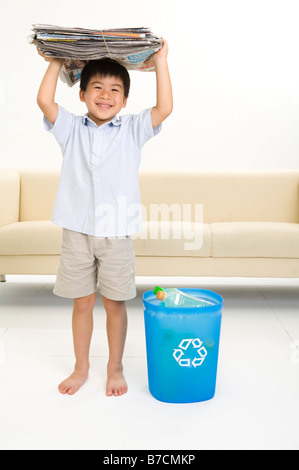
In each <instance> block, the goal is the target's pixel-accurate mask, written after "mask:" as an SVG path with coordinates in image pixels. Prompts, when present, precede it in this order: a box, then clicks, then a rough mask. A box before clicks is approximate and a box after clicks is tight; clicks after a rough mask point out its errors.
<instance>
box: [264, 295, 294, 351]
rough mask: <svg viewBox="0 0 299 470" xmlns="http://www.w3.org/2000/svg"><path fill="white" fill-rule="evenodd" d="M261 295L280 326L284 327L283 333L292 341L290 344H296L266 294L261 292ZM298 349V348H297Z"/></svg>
mask: <svg viewBox="0 0 299 470" xmlns="http://www.w3.org/2000/svg"><path fill="white" fill-rule="evenodd" d="M261 295H262V297H263V298H264V300H265V302H266V304H267V306H268V308H269V309H270V311H271V312H272V313H273V315H274V317H275V318H276V320H277V322H278V323H279V324H280V326H281V327H282V329H283V331H284V332H285V334H286V336H287V337H288V338H289V340H290V343H291V344H295V340H294V338H293V337H292V335H291V333H289V331H288V330H287V328H286V327H285V325H284V324H283V322H282V321H281V319H280V318H279V316H278V315H277V313H276V311H275V310H274V309H273V308H272V307H271V305H270V303H269V301H268V300H267V298H266V296H265V294H264V292H263V291H261ZM296 347H297V346H296Z"/></svg>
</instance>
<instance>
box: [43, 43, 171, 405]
mask: <svg viewBox="0 0 299 470" xmlns="http://www.w3.org/2000/svg"><path fill="white" fill-rule="evenodd" d="M39 53H40V52H39ZM40 55H42V54H41V53H40ZM167 55H168V45H167V42H166V41H165V40H164V41H163V47H162V49H161V50H160V51H159V52H157V53H156V54H154V55H153V56H152V57H151V58H150V59H149V60H148V64H149V65H152V66H154V67H155V70H156V83H157V100H156V105H155V106H154V107H153V108H150V109H146V110H144V111H142V112H140V113H139V114H136V115H133V114H129V115H124V116H121V117H118V116H117V114H118V113H119V112H120V111H121V110H122V108H124V107H125V106H126V104H127V99H128V95H129V89H130V77H129V74H128V72H127V70H126V69H125V68H124V67H123V66H121V65H120V64H118V63H117V62H115V61H111V60H109V59H103V60H95V61H90V62H88V63H87V64H86V66H85V67H84V69H83V71H82V75H81V81H80V90H79V98H80V100H81V101H82V102H84V103H85V104H86V107H87V110H88V113H87V114H86V115H85V116H75V115H74V114H72V113H70V112H68V111H67V110H65V109H64V108H63V107H62V106H59V105H58V104H56V102H55V92H56V87H57V80H58V76H59V73H60V70H61V67H62V65H63V59H57V58H47V57H45V56H44V55H42V56H43V57H44V58H45V60H47V61H48V62H50V64H49V67H48V69H47V71H46V73H45V75H44V78H43V80H42V83H41V85H40V89H39V92H38V96H37V103H38V105H39V107H40V109H41V110H42V112H43V113H44V124H45V128H46V130H48V131H49V132H51V133H52V134H53V135H54V136H55V137H56V139H57V141H58V143H59V145H60V147H61V150H62V153H63V163H62V168H61V175H60V180H59V186H58V191H57V196H56V200H55V205H54V209H53V215H52V222H53V223H55V224H57V225H60V226H61V227H63V244H62V252H61V259H60V265H59V269H58V273H57V279H56V283H55V286H54V291H53V292H54V294H56V295H59V296H62V297H67V298H72V299H73V318H72V329H73V342H74V352H75V358H76V362H75V367H74V372H73V373H72V374H71V375H70V376H69V377H67V378H66V379H65V380H63V382H61V383H60V384H59V387H58V389H59V391H60V392H61V393H63V394H66V393H67V394H69V395H72V394H74V393H76V391H77V390H78V389H79V388H80V387H81V386H82V385H83V384H84V382H85V381H86V380H87V377H88V371H89V348H90V341H91V336H92V330H93V308H94V305H95V302H96V299H97V291H98V285H99V291H100V294H101V298H102V302H103V305H104V307H105V310H106V315H107V338H108V346H109V359H108V364H107V385H106V394H107V395H108V396H111V395H114V396H119V395H122V394H124V393H126V392H127V383H126V380H125V378H124V375H123V365H122V357H123V351H124V346H125V339H126V332H127V311H126V300H129V299H132V298H134V297H135V296H136V287H135V256H134V249H133V241H132V238H131V236H132V235H133V233H136V232H138V231H139V230H140V229H141V224H142V220H141V213H138V211H137V216H136V207H138V206H139V205H140V195H139V187H138V170H139V165H140V155H141V148H142V146H143V145H144V144H145V143H146V142H147V141H148V140H149V139H150V138H151V137H153V136H154V135H156V134H157V133H158V132H159V131H160V128H161V126H160V125H161V123H162V121H164V120H165V119H166V118H167V116H169V114H170V113H171V112H172V106H173V104H172V88H171V81H170V76H169V71H168V65H167Z"/></svg>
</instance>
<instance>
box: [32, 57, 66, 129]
mask: <svg viewBox="0 0 299 470" xmlns="http://www.w3.org/2000/svg"><path fill="white" fill-rule="evenodd" d="M38 53H39V54H40V55H41V56H42V57H44V59H45V60H46V61H47V62H50V63H49V66H48V68H47V71H46V73H45V75H44V78H43V80H42V82H41V84H40V87H39V91H38V94H37V104H38V106H39V107H40V109H41V110H42V112H43V113H44V115H45V116H46V118H47V119H48V120H49V121H50V122H51V123H52V124H54V123H55V121H56V118H57V115H58V105H57V104H56V103H55V101H54V100H55V92H56V87H57V80H58V77H59V73H60V70H61V67H62V65H63V62H64V59H56V58H48V57H45V56H44V55H43V54H42V53H40V52H39V51H38Z"/></svg>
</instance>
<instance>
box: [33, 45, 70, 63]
mask: <svg viewBox="0 0 299 470" xmlns="http://www.w3.org/2000/svg"><path fill="white" fill-rule="evenodd" d="M36 50H37V52H38V54H39V55H40V56H41V57H42V58H43V59H45V61H46V62H52V61H53V60H57V61H59V62H61V63H62V64H63V63H64V59H59V57H48V56H46V55H45V54H43V53H42V52H41V50H40V49H39V48H38V47H37V48H36Z"/></svg>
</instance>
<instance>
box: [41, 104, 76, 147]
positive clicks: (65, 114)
mask: <svg viewBox="0 0 299 470" xmlns="http://www.w3.org/2000/svg"><path fill="white" fill-rule="evenodd" d="M43 122H44V128H45V130H46V131H48V132H51V134H53V135H54V137H55V138H56V140H57V142H58V143H59V145H60V147H61V150H62V152H64V150H65V147H66V145H67V142H68V140H69V138H70V136H71V134H72V132H73V129H74V126H75V115H74V114H72V113H70V112H69V111H67V110H66V109H64V108H63V107H62V106H59V105H58V115H57V118H56V121H55V122H54V125H53V124H52V123H51V122H50V121H49V120H48V119H47V118H46V116H44V118H43Z"/></svg>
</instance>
